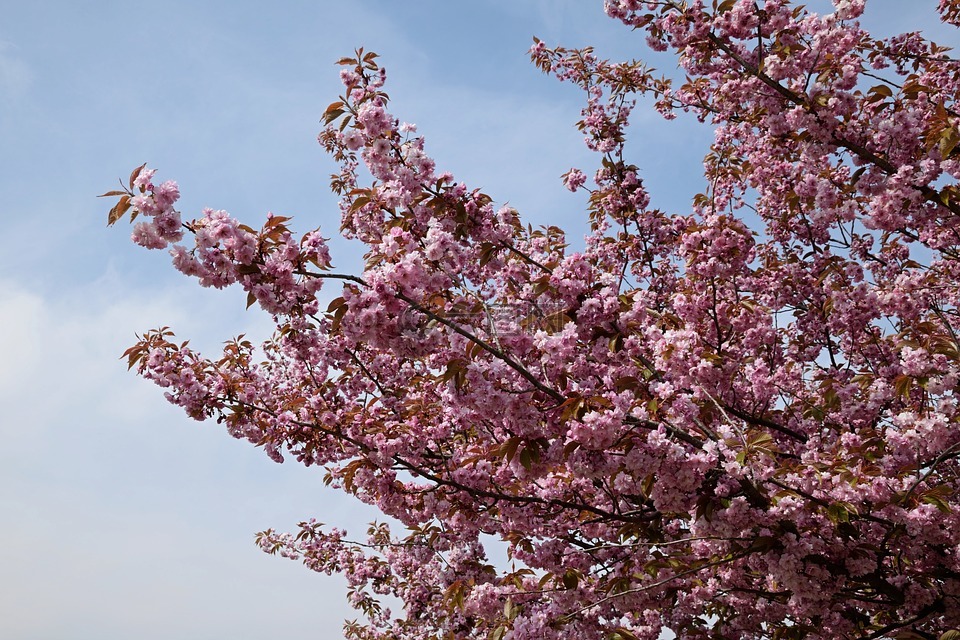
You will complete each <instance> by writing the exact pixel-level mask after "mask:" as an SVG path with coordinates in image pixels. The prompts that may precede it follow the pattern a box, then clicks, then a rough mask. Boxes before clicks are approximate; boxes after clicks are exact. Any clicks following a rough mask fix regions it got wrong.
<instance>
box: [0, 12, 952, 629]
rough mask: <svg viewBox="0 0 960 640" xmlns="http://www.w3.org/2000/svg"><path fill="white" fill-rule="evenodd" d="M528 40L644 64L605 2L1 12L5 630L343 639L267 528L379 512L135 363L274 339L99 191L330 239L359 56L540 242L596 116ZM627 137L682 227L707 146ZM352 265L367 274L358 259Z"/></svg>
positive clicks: (0, 563) (312, 586)
mask: <svg viewBox="0 0 960 640" xmlns="http://www.w3.org/2000/svg"><path fill="white" fill-rule="evenodd" d="M811 4H814V3H811ZM820 4H821V5H822V2H821V3H820ZM935 5H936V1H935V0H909V1H906V2H905V1H897V0H871V2H870V6H871V8H870V9H869V10H868V11H869V13H868V17H867V22H868V23H870V24H875V25H878V34H881V33H882V34H884V35H888V34H891V33H893V31H894V30H904V29H911V28H924V29H932V30H931V31H930V32H931V33H934V34H935V37H936V39H938V40H940V41H941V42H944V43H950V41H951V40H952V42H953V44H957V42H958V39H957V36H956V33H955V32H952V31H950V30H947V29H944V28H942V27H939V26H938V25H935V24H934V23H933V21H932V19H933V15H934V14H933V8H934V6H935ZM534 35H537V36H539V37H540V38H542V39H544V40H546V41H547V43H548V44H564V45H567V46H583V45H587V44H594V45H596V46H597V50H598V53H600V54H601V55H605V56H606V55H609V56H613V57H621V58H625V57H631V56H641V57H648V56H649V52H648V51H647V50H646V49H645V47H643V46H642V42H641V38H639V37H638V36H637V34H634V33H631V32H630V31H629V30H627V29H625V28H623V27H621V26H620V25H619V24H617V23H615V22H613V21H611V20H609V19H607V18H605V17H604V15H603V12H602V2H600V0H477V1H473V2H450V1H441V0H429V1H428V0H410V1H408V2H391V1H389V0H352V1H349V2H346V1H343V2H327V1H322V0H321V1H314V2H306V1H282V0H276V1H274V2H270V3H258V2H250V1H236V2H226V1H219V2H198V1H194V2H188V1H185V0H180V1H167V2H163V3H154V4H134V3H124V2H108V1H101V2H94V1H92V0H86V1H85V0H62V1H50V0H35V1H28V0H19V1H14V0H0V221H2V223H3V235H2V239H0V249H2V250H0V403H2V409H3V412H2V414H0V637H3V638H11V639H17V640H66V639H70V640H85V639H90V640H94V639H96V640H120V639H124V640H126V639H128V638H137V639H138V640H159V639H161V638H163V639H168V638H176V639H177V640H219V639H221V638H230V639H231V640H248V639H251V640H252V639H254V638H257V639H262V638H272V637H293V636H296V637H300V638H303V637H315V638H337V637H340V626H341V622H342V620H343V618H344V617H345V616H349V617H353V615H352V612H351V610H350V609H349V608H348V607H347V606H346V604H345V601H344V598H343V583H342V581H341V580H340V579H338V578H336V577H334V578H330V577H326V576H321V575H319V574H314V573H312V572H310V571H308V570H306V569H305V568H303V567H301V566H300V565H299V564H295V563H293V562H290V561H286V560H282V559H279V558H272V557H270V556H267V555H265V554H263V553H262V552H260V551H259V550H258V549H257V548H256V547H255V546H254V544H253V534H254V533H255V532H257V531H259V530H262V529H265V528H267V527H274V528H277V529H280V530H292V529H293V528H294V527H295V525H296V523H297V522H298V521H299V520H302V519H306V518H308V517H311V516H314V517H317V518H318V519H319V520H321V521H323V522H326V523H329V524H331V525H337V526H341V527H346V528H348V529H349V530H351V531H355V532H357V533H358V534H362V532H363V530H364V528H365V523H366V522H368V521H370V520H372V519H374V518H375V517H376V514H375V513H373V512H372V511H370V510H369V509H367V508H364V507H363V506H362V505H358V504H356V503H354V502H352V501H349V500H348V499H346V498H344V497H342V496H341V495H339V494H337V493H334V492H332V491H330V490H327V489H325V488H324V487H323V486H322V482H321V480H322V475H323V474H322V471H317V470H306V469H303V468H299V467H297V466H296V464H294V463H290V462H288V463H287V464H284V465H276V464H274V463H272V462H270V461H269V460H268V459H267V458H266V457H265V456H264V455H263V454H262V452H261V451H260V450H258V449H255V448H253V447H251V446H249V445H248V444H246V443H242V442H239V441H235V440H233V439H231V438H229V437H228V436H227V435H226V434H225V433H224V432H223V430H222V429H221V428H220V427H219V426H218V425H216V424H214V423H203V424H201V423H196V422H194V421H191V420H189V419H188V418H186V417H184V416H183V415H182V414H181V413H180V412H179V410H177V409H176V408H174V407H171V406H169V405H167V404H166V402H165V401H164V400H163V397H162V393H161V392H160V391H159V390H158V389H156V388H155V387H153V386H152V385H150V384H148V383H145V382H142V381H140V380H139V379H137V378H136V377H135V376H133V375H132V374H128V373H127V371H126V366H125V364H123V363H122V362H121V361H120V360H118V357H119V355H120V354H121V353H122V352H123V350H124V349H125V348H126V347H127V346H129V344H130V343H131V342H132V341H133V340H134V333H135V332H139V331H144V330H146V329H150V328H154V327H157V326H160V325H169V326H171V327H173V328H174V329H175V330H176V331H177V334H178V336H180V337H181V338H190V339H191V341H192V344H194V345H198V346H199V347H201V348H206V349H207V350H213V349H216V348H218V345H219V344H220V343H221V342H222V341H223V340H226V339H228V338H230V337H232V336H234V335H236V334H238V333H244V332H245V333H247V334H250V335H253V336H256V337H260V338H263V337H265V336H266V335H267V332H268V331H269V326H268V323H267V321H266V319H265V318H264V317H263V316H261V315H258V314H256V313H254V312H252V311H251V312H244V311H243V308H244V296H243V294H242V293H239V292H236V291H227V292H216V291H212V290H205V289H201V288H199V287H198V286H197V285H196V284H195V283H194V282H193V281H190V280H187V279H186V278H183V277H182V276H179V274H177V273H176V272H174V271H173V269H172V268H170V267H169V266H168V257H167V256H166V255H165V254H164V253H162V252H146V251H144V250H142V249H139V248H138V247H135V246H134V245H132V243H130V242H129V231H130V228H129V226H128V225H127V224H126V222H123V223H121V224H119V225H118V226H117V227H116V228H112V229H107V228H106V227H105V219H106V211H107V210H108V209H109V206H110V204H111V203H108V202H107V201H106V200H97V199H96V198H95V197H94V196H95V195H96V194H98V193H101V192H103V191H106V190H108V189H111V188H113V187H114V185H115V184H116V179H117V178H118V177H120V176H123V177H125V176H126V175H127V174H128V173H129V171H130V170H131V169H132V168H133V167H135V166H137V165H139V164H140V163H142V162H144V161H148V162H149V163H150V166H152V167H156V168H158V169H159V173H158V178H159V179H168V178H172V179H176V180H178V181H179V183H180V186H181V191H182V193H183V198H182V200H181V202H180V210H181V211H182V212H183V213H184V215H185V217H188V218H189V217H193V216H194V215H197V214H198V213H199V211H200V210H201V209H202V208H203V207H205V206H211V207H214V208H224V209H227V210H228V211H230V212H231V213H233V214H234V215H236V216H238V217H240V218H241V219H243V220H245V221H246V222H248V223H250V224H251V225H252V226H257V225H259V223H260V221H261V220H262V218H263V217H264V215H265V214H266V213H267V212H268V211H273V212H275V213H277V214H281V215H293V216H294V217H295V222H294V224H295V226H296V227H297V228H298V229H300V230H306V229H308V228H313V227H315V226H317V225H318V224H319V225H321V226H322V227H323V228H324V229H325V230H326V231H327V235H335V234H336V230H337V228H338V226H339V221H338V217H337V212H336V206H335V201H334V199H333V197H332V196H331V195H330V194H329V192H328V191H327V188H326V187H327V177H328V175H329V174H330V173H331V172H332V171H333V170H334V168H335V167H334V165H333V164H332V162H330V161H329V160H328V159H327V158H326V157H325V156H324V154H323V151H322V150H321V149H320V147H319V146H318V145H317V143H316V134H317V133H318V131H319V129H320V125H319V123H318V120H319V118H320V115H321V113H322V112H323V109H324V108H325V107H326V105H327V104H328V103H330V102H331V101H333V100H335V99H336V97H337V95H338V93H339V90H340V86H339V82H338V78H337V67H335V66H334V65H333V62H334V61H335V60H336V59H337V58H339V57H341V56H343V55H348V54H351V53H352V51H353V49H354V48H355V47H358V46H364V47H366V48H367V49H368V50H375V51H377V52H379V53H380V54H381V56H382V58H381V62H382V63H383V64H384V65H385V66H386V67H387V69H388V71H389V78H388V85H387V91H388V92H389V93H390V95H391V98H392V102H391V110H392V111H393V112H394V113H395V114H396V115H398V116H399V117H400V118H401V119H402V120H406V121H409V122H414V123H417V125H418V126H419V130H420V133H422V134H424V135H425V136H426V138H427V150H428V152H429V153H431V154H432V155H433V156H434V157H435V158H436V159H437V160H438V169H440V170H450V171H452V172H453V173H454V174H455V175H456V176H457V178H458V179H461V180H464V181H466V182H467V183H468V185H470V186H471V187H474V186H476V187H482V188H483V189H484V190H485V191H486V192H487V193H489V194H490V195H491V196H493V197H494V198H495V200H497V201H498V202H504V201H509V202H510V203H511V204H512V205H513V206H514V207H516V208H517V209H518V210H519V211H520V212H521V214H522V215H524V216H525V218H526V219H527V220H529V221H531V222H533V223H534V224H547V223H549V224H561V225H562V226H565V227H567V228H571V229H574V230H576V229H578V228H582V227H583V220H584V216H583V199H582V198H580V197H579V196H574V195H572V194H570V193H568V192H566V191H565V190H564V189H563V188H562V186H561V184H560V179H559V176H560V174H561V173H563V172H564V171H566V170H567V169H569V168H570V167H572V166H580V167H582V168H584V169H592V167H593V166H594V165H593V163H592V159H591V156H590V155H589V154H588V153H587V152H586V150H585V149H584V147H583V145H582V142H581V139H580V134H579V133H578V132H577V131H576V130H575V128H574V126H573V123H574V122H575V121H576V120H577V119H578V118H579V109H580V106H581V104H582V100H581V96H580V94H579V93H578V92H577V90H575V89H574V88H573V87H571V86H569V85H561V84H559V83H557V82H556V81H555V80H553V79H551V78H548V77H546V76H543V75H542V74H541V73H539V72H538V71H537V70H536V69H535V68H534V67H533V66H532V65H531V64H530V63H529V61H528V57H527V55H526V50H527V48H528V47H529V45H530V43H531V37H532V36H534ZM655 64H656V65H657V66H660V67H662V68H664V70H667V69H668V67H669V65H670V64H671V63H670V62H669V60H666V59H663V58H660V59H657V61H656V63H655ZM664 65H666V66H664ZM630 134H631V136H632V139H633V141H634V142H633V151H634V153H635V157H634V161H635V162H636V163H637V164H639V165H640V167H641V169H642V172H643V175H644V177H645V179H646V181H647V184H648V186H650V187H651V190H652V192H653V198H654V203H655V204H658V205H660V206H663V207H668V208H673V209H682V208H683V207H684V206H685V205H686V203H687V202H689V198H690V196H691V195H692V194H694V193H696V192H697V191H699V190H701V189H702V184H701V181H700V177H699V173H698V168H699V164H700V159H701V158H702V157H703V155H704V153H705V152H706V149H707V145H708V144H709V141H710V132H709V131H708V130H707V129H706V128H705V127H701V126H697V125H696V124H695V123H694V122H692V121H691V119H689V118H681V119H679V120H677V121H675V122H672V123H665V122H664V121H662V120H661V119H659V117H658V116H656V115H655V114H654V115H651V114H649V113H647V112H643V111H641V112H638V113H637V115H636V117H635V119H634V124H633V126H632V128H631V129H630ZM571 235H572V236H576V235H577V232H576V231H574V233H572V234H571ZM333 253H334V261H335V264H336V265H337V266H338V268H340V269H341V270H354V271H355V270H356V269H357V268H358V252H357V250H356V247H354V246H351V245H349V244H347V243H334V249H333ZM331 291H332V290H331Z"/></svg>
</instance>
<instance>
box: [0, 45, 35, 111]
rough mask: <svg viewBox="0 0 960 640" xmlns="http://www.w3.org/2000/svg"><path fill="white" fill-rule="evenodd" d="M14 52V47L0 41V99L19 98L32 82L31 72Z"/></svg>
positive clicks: (15, 49) (15, 48)
mask: <svg viewBox="0 0 960 640" xmlns="http://www.w3.org/2000/svg"><path fill="white" fill-rule="evenodd" d="M16 51H17V47H16V46H14V45H13V44H11V43H9V42H4V41H3V40H0V99H10V98H19V97H20V96H22V95H23V94H24V93H26V91H27V89H29V87H30V84H31V83H32V82H33V72H32V71H31V70H30V67H28V66H27V64H26V63H25V62H24V61H23V60H21V59H20V58H19V57H18V56H17V53H16Z"/></svg>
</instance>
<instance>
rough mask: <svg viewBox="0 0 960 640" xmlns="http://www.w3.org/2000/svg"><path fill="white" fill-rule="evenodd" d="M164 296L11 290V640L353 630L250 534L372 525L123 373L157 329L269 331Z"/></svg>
mask: <svg viewBox="0 0 960 640" xmlns="http://www.w3.org/2000/svg"><path fill="white" fill-rule="evenodd" d="M158 289H160V291H161V292H160V293H158V294H156V295H152V296H149V297H148V296H147V295H146V294H144V293H138V292H136V291H132V290H130V288H129V286H125V285H124V282H123V280H122V278H117V277H106V278H103V279H101V280H99V281H97V282H95V283H93V284H91V285H89V286H88V287H86V288H84V290H82V291H75V292H72V293H70V294H66V295H63V296H62V297H60V298H50V297H45V296H43V295H41V294H40V293H37V292H35V291H29V290H26V289H25V288H23V287H22V286H20V285H18V284H16V283H14V282H11V281H10V280H2V279H0V354H2V356H3V357H2V358H0V405H2V407H3V417H2V418H0V441H2V443H3V444H2V445H0V504H3V505H4V508H3V509H2V510H0V531H3V541H4V544H3V545H0V567H2V568H3V569H2V574H3V580H2V581H0V636H3V637H16V638H36V639H44V640H46V639H50V640H54V639H59V638H65V637H69V638H72V639H74V640H83V639H85V638H91V639H92V638H96V639H97V640H114V639H116V640H119V639H121V638H129V637H138V638H141V639H142V640H154V639H157V640H159V639H160V638H170V637H176V638H186V639H197V640H200V639H207V638H209V639H211V640H213V639H219V638H223V637H230V638H234V639H236V640H244V639H247V638H251V639H252V638H263V637H276V636H280V635H290V634H292V633H298V634H303V633H309V634H312V635H317V636H320V637H322V636H324V635H326V634H327V633H329V631H330V630H331V629H334V630H335V629H339V626H340V624H341V622H342V621H343V619H344V618H345V617H350V618H353V617H355V615H354V613H353V612H352V611H351V610H350V609H349V608H348V607H347V606H346V604H345V600H344V585H343V581H342V579H340V578H329V577H326V576H319V575H317V574H314V573H311V572H309V571H308V570H306V569H305V568H303V567H301V566H299V565H296V564H294V563H291V562H289V561H286V560H282V559H279V558H270V557H268V556H266V555H264V554H263V553H262V552H260V551H259V550H258V549H257V548H256V547H255V545H254V544H253V534H254V533H255V532H256V531H259V530H262V529H265V528H268V527H276V528H278V529H281V530H283V529H292V528H294V526H295V524H296V522H297V521H299V520H300V519H302V518H306V517H310V516H317V517H319V518H321V519H323V520H324V521H326V522H330V523H331V524H336V525H346V526H348V527H350V528H351V530H354V531H356V530H357V529H358V527H360V526H362V525H363V524H364V523H365V522H366V521H368V520H372V519H373V518H374V517H375V514H373V513H372V512H371V511H368V510H363V509H362V508H360V509H358V505H356V504H355V503H354V502H353V501H350V500H348V499H346V498H345V497H343V496H341V495H339V494H335V493H333V492H331V491H330V490H326V491H325V490H324V487H322V486H321V485H322V482H321V475H322V474H321V473H318V471H317V470H316V469H305V468H302V467H299V466H297V465H295V464H290V465H283V466H278V465H275V464H273V463H271V462H269V461H268V460H267V459H266V457H265V456H263V455H262V453H261V452H260V451H259V450H257V449H254V448H253V447H250V446H249V445H247V444H246V443H241V442H238V441H235V440H232V439H230V438H229V437H227V435H226V434H225V433H224V432H223V431H222V429H221V428H220V427H219V426H218V425H215V424H212V423H211V424H206V423H204V424H199V423H196V422H193V421H191V420H189V419H187V418H185V417H184V416H182V414H181V413H180V412H179V411H178V410H176V409H175V408H174V407H171V406H169V405H168V404H167V403H166V402H165V401H164V400H163V398H162V394H161V393H160V391H159V390H158V389H156V388H154V387H152V385H149V384H147V383H144V382H142V381H140V380H138V379H137V378H136V377H135V376H134V375H132V374H129V373H128V372H127V371H126V366H125V365H124V364H123V363H122V362H121V361H120V360H118V358H117V357H118V355H119V354H120V353H121V352H122V350H123V348H124V347H125V346H126V345H127V344H129V343H130V342H131V340H132V338H133V335H132V334H133V331H134V330H136V329H143V328H147V327H151V326H155V325H156V324H157V323H158V322H160V321H164V322H169V323H170V324H173V325H174V326H179V327H181V328H182V329H183V333H184V335H187V334H192V335H196V336H198V338H199V339H200V340H199V341H200V342H201V343H203V342H208V343H212V344H215V343H216V342H219V340H220V339H223V338H226V337H228V335H229V334H230V333H232V332H233V331H231V330H230V329H222V327H223V326H224V325H229V324H231V322H232V323H234V324H236V327H235V329H236V330H239V331H243V330H248V331H249V330H252V331H253V332H254V333H256V332H261V331H262V329H263V327H262V326H258V325H261V324H262V321H258V320H254V319H253V316H252V315H250V314H248V315H250V317H249V319H248V318H247V317H246V316H240V315H239V314H231V313H230V312H224V311H223V309H222V307H223V306H225V305H223V300H224V297H223V296H217V295H212V292H210V291H206V290H200V289H199V288H198V287H195V285H192V284H190V283H185V285H184V286H183V287H180V288H178V287H169V286H168V287H167V288H166V289H162V288H160V287H159V286H158ZM218 307H220V309H219V311H218ZM238 307H239V308H242V304H240V305H238ZM221 332H224V333H226V334H227V335H217V334H220V333H221ZM215 335H216V337H214V336H215ZM304 611H309V612H310V615H309V616H302V615H299V614H301V613H302V612H304Z"/></svg>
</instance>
